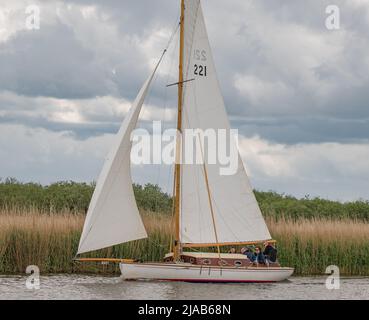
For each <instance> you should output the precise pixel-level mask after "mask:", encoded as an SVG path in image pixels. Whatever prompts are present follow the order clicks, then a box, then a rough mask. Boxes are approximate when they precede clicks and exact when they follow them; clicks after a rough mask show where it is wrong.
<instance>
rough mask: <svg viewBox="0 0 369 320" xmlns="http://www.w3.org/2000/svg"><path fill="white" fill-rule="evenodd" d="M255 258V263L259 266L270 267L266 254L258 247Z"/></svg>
mask: <svg viewBox="0 0 369 320" xmlns="http://www.w3.org/2000/svg"><path fill="white" fill-rule="evenodd" d="M255 256H256V258H255V262H256V263H257V264H266V265H269V264H268V261H267V259H266V258H265V255H264V253H263V251H262V250H261V248H260V247H256V249H255Z"/></svg>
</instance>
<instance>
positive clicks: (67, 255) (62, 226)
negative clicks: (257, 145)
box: [0, 209, 369, 276]
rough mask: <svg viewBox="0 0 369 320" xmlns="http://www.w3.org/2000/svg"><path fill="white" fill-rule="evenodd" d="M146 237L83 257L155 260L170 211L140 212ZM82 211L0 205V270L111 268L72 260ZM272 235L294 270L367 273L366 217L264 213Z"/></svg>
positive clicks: (165, 238)
mask: <svg viewBox="0 0 369 320" xmlns="http://www.w3.org/2000/svg"><path fill="white" fill-rule="evenodd" d="M142 216H143V218H144V223H145V226H146V228H147V230H148V232H149V239H147V240H141V241H134V242H131V243H128V244H125V245H121V246H116V247H113V248H110V249H106V250H102V251H100V252H98V253H93V254H89V255H86V257H107V258H136V259H140V260H142V261H159V260H160V259H162V258H163V256H164V255H165V254H166V253H167V252H169V250H170V245H169V244H170V242H171V238H172V234H171V231H172V230H173V228H172V221H171V218H170V216H168V215H163V214H158V213H150V212H142ZM84 217H85V216H84V214H71V213H70V212H68V211H66V212H60V213H58V214H55V215H53V214H45V213H42V212H39V211H38V210H36V209H30V210H28V211H23V210H17V209H12V210H9V209H8V210H0V273H3V274H10V273H24V271H25V269H26V267H27V266H28V265H37V266H39V267H40V269H41V272H43V273H79V272H93V273H96V272H99V273H100V272H104V273H106V272H116V271H118V270H117V268H116V266H115V267H114V266H101V265H100V266H97V265H94V264H80V263H76V262H73V258H74V257H75V254H76V252H77V247H78V242H79V237H80V234H81V230H82V226H83V221H84ZM267 223H268V226H269V228H270V230H271V233H272V235H273V236H274V238H275V239H276V240H277V241H278V251H279V259H280V262H281V263H282V264H283V265H285V266H291V267H295V268H296V274H298V275H318V274H323V273H324V272H325V269H326V267H327V266H329V265H337V266H339V267H340V270H341V273H342V274H344V275H350V276H369V223H366V222H362V221H355V220H342V219H341V220H331V219H308V220H305V219H300V220H296V219H288V218H284V219H274V218H267Z"/></svg>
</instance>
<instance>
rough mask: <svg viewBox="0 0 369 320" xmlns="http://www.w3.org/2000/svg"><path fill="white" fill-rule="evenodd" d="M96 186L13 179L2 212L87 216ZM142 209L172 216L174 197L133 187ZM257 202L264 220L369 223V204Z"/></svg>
mask: <svg viewBox="0 0 369 320" xmlns="http://www.w3.org/2000/svg"><path fill="white" fill-rule="evenodd" d="M94 188H95V183H77V182H73V181H65V182H58V183H53V184H50V185H47V186H43V185H41V184H37V183H22V182H20V181H17V180H16V179H13V178H7V179H5V180H0V209H3V210H4V209H12V208H17V209H21V210H28V209H35V210H38V211H41V212H44V213H58V212H63V211H64V212H65V211H68V212H71V213H86V212H87V210H88V206H89V203H90V200H91V197H92V194H93V191H94ZM133 189H134V193H135V197H136V201H137V205H138V207H139V209H141V210H145V211H151V212H157V213H163V214H170V213H171V211H172V206H173V199H172V197H171V195H169V194H167V193H165V192H163V191H162V190H161V188H160V187H159V186H158V185H153V184H146V185H144V186H142V185H138V184H134V185H133ZM255 195H256V198H257V201H258V203H259V205H260V208H261V210H262V212H263V214H264V216H265V217H274V218H276V219H280V218H289V219H301V218H304V219H314V218H327V219H347V218H349V219H355V220H360V221H368V222H369V201H365V200H360V201H355V202H345V203H341V202H338V201H331V200H325V199H321V198H313V199H311V198H309V197H305V198H304V199H298V198H295V197H292V196H288V195H283V194H278V193H275V192H260V191H255Z"/></svg>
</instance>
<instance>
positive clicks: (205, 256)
mask: <svg viewBox="0 0 369 320" xmlns="http://www.w3.org/2000/svg"><path fill="white" fill-rule="evenodd" d="M172 256H173V253H170V254H167V255H166V256H165V258H170V257H172ZM182 256H186V257H191V258H198V259H217V258H219V254H218V253H211V252H183V253H182ZM220 257H221V258H222V259H234V260H247V257H246V256H245V255H243V254H241V253H235V254H231V253H221V255H220Z"/></svg>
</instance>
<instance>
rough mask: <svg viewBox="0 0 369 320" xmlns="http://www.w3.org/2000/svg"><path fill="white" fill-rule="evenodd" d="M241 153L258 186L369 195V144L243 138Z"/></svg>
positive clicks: (342, 195)
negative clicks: (274, 141)
mask: <svg viewBox="0 0 369 320" xmlns="http://www.w3.org/2000/svg"><path fill="white" fill-rule="evenodd" d="M240 152H241V155H242V157H243V159H244V162H245V166H246V168H247V171H248V173H249V174H250V176H251V177H252V180H253V181H254V182H255V185H256V186H262V187H263V188H269V189H270V190H278V191H280V192H290V193H291V194H298V195H300V196H304V195H307V194H310V195H314V196H326V197H329V198H333V199H341V200H353V199H359V198H364V199H368V198H369V191H368V181H369V163H368V161H367V159H369V143H366V144H364V143H363V144H339V143H321V144H298V145H284V144H273V143H270V142H268V141H266V140H263V139H261V138H259V137H253V138H244V137H243V138H241V139H240ZM268 184H269V187H268ZM286 186H287V188H286ZM363 186H366V187H364V188H363ZM281 187H282V188H283V189H281Z"/></svg>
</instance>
